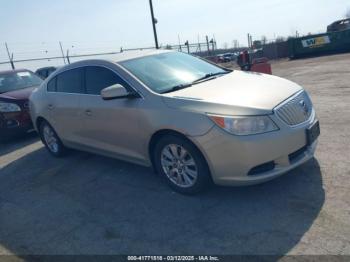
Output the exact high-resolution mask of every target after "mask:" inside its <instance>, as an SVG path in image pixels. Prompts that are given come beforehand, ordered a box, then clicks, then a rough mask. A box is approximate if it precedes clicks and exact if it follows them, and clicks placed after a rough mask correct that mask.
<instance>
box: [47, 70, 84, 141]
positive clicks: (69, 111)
mask: <svg viewBox="0 0 350 262" xmlns="http://www.w3.org/2000/svg"><path fill="white" fill-rule="evenodd" d="M83 72H84V70H83V68H76V69H71V70H67V71H65V72H62V73H60V74H59V75H57V76H56V77H55V78H54V79H53V80H51V81H53V83H51V81H50V82H49V84H48V91H49V92H52V94H51V95H49V99H50V102H49V104H48V109H49V112H50V120H51V121H50V123H51V124H52V125H53V127H54V129H55V130H56V131H57V133H58V135H59V136H60V137H61V139H63V140H65V141H68V142H72V143H77V144H80V142H81V129H82V127H83V122H82V114H83V113H82V112H83V111H82V108H81V96H82V95H83V94H85V89H84V76H83Z"/></svg>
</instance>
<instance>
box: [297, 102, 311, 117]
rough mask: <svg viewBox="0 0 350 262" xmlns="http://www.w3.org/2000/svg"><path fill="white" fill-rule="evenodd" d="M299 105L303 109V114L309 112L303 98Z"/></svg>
mask: <svg viewBox="0 0 350 262" xmlns="http://www.w3.org/2000/svg"><path fill="white" fill-rule="evenodd" d="M299 105H300V107H301V108H302V109H303V112H304V115H307V114H308V113H309V107H308V106H307V104H306V103H305V101H304V100H300V102H299Z"/></svg>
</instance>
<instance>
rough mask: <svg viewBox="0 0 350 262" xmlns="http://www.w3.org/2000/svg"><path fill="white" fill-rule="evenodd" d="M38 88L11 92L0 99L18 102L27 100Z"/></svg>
mask: <svg viewBox="0 0 350 262" xmlns="http://www.w3.org/2000/svg"><path fill="white" fill-rule="evenodd" d="M36 87H37V86H32V87H27V88H23V89H18V90H14V91H9V92H5V93H1V94H0V98H6V99H16V100H26V99H29V96H30V95H31V93H32V92H33V90H34V89H35V88H36Z"/></svg>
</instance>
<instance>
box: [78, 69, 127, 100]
mask: <svg viewBox="0 0 350 262" xmlns="http://www.w3.org/2000/svg"><path fill="white" fill-rule="evenodd" d="M85 70H86V71H85V85H86V92H87V94H92V95H100V94H101V90H102V89H104V88H106V87H109V86H111V85H115V84H122V85H123V86H124V87H126V86H125V83H124V81H123V80H122V79H121V78H120V77H119V76H117V75H116V73H114V72H112V71H111V70H109V69H107V68H104V67H100V66H87V67H86V68H85Z"/></svg>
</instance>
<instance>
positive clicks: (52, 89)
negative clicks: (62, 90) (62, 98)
mask: <svg viewBox="0 0 350 262" xmlns="http://www.w3.org/2000/svg"><path fill="white" fill-rule="evenodd" d="M56 78H57V77H55V78H53V79H51V80H50V81H49V82H48V83H47V91H48V92H56Z"/></svg>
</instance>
